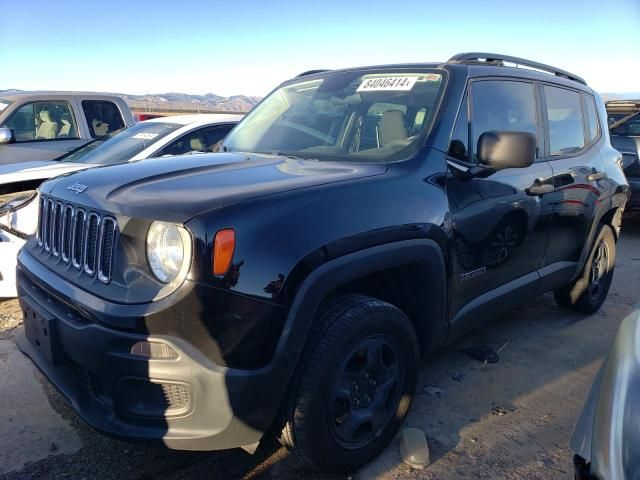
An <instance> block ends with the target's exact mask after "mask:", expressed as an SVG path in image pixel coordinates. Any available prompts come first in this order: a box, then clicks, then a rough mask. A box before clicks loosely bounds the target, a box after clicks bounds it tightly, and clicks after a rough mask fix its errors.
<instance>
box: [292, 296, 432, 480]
mask: <svg viewBox="0 0 640 480" xmlns="http://www.w3.org/2000/svg"><path fill="white" fill-rule="evenodd" d="M419 365H420V352H419V348H418V341H417V338H416V334H415V331H414V329H413V325H412V324H411V321H410V320H409V319H408V318H407V316H406V315H405V314H404V313H402V312H401V311H400V310H399V309H397V308H396V307H394V306H393V305H390V304H388V303H386V302H383V301H381V300H377V299H374V298H371V297H366V296H362V295H345V296H339V297H334V298H331V299H329V300H328V301H327V302H325V304H324V305H323V306H322V308H321V309H320V312H319V314H318V316H317V317H316V320H315V322H314V328H313V330H312V332H311V334H310V336H309V340H308V342H307V344H306V346H305V349H304V351H303V352H302V357H301V360H300V362H299V364H298V366H297V369H296V373H295V374H294V378H293V380H292V383H291V387H290V389H289V391H288V393H287V397H286V399H285V402H284V405H283V411H282V423H283V427H282V432H281V435H280V441H281V443H282V444H283V445H284V446H286V447H287V448H288V449H289V450H291V451H292V452H294V453H295V454H296V455H297V456H298V457H299V458H301V459H302V460H303V461H304V462H305V463H307V464H308V465H310V466H311V467H312V468H314V469H316V470H318V471H321V472H326V473H344V472H350V471H353V470H355V469H357V468H358V467H361V466H362V465H364V464H366V463H367V462H369V461H370V460H371V459H373V458H374V457H375V456H376V455H378V454H379V453H380V452H381V451H382V450H383V449H384V447H385V446H386V445H387V444H388V443H389V442H390V441H391V440H392V439H393V437H394V435H395V434H396V432H397V431H398V429H399V428H400V426H401V425H402V422H403V421H404V418H405V416H406V414H407V412H408V410H409V407H410V406H411V401H412V399H413V395H414V393H415V388H416V384H417V380H418V369H419Z"/></svg>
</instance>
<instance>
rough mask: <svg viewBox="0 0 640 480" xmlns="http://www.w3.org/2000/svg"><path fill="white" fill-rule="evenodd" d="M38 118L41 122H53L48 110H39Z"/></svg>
mask: <svg viewBox="0 0 640 480" xmlns="http://www.w3.org/2000/svg"><path fill="white" fill-rule="evenodd" d="M38 117H39V118H40V121H42V122H53V120H52V119H51V112H49V110H40V113H38Z"/></svg>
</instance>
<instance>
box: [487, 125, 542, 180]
mask: <svg viewBox="0 0 640 480" xmlns="http://www.w3.org/2000/svg"><path fill="white" fill-rule="evenodd" d="M536 143H537V141H536V136H535V135H534V134H532V133H529V132H498V131H490V132H485V133H483V134H482V135H480V138H479V139H478V150H477V151H478V160H479V161H480V164H481V165H482V166H484V167H486V168H490V169H491V170H493V171H496V172H497V171H498V170H504V169H505V168H526V167H528V166H529V165H531V164H532V163H533V161H534V160H535V158H536Z"/></svg>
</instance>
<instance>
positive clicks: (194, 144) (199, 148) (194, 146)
mask: <svg viewBox="0 0 640 480" xmlns="http://www.w3.org/2000/svg"><path fill="white" fill-rule="evenodd" d="M189 148H190V150H191V151H192V152H204V151H205V149H206V148H207V146H206V145H205V143H204V140H203V139H202V137H193V138H191V139H190V140H189Z"/></svg>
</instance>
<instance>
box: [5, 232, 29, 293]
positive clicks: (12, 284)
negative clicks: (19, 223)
mask: <svg viewBox="0 0 640 480" xmlns="http://www.w3.org/2000/svg"><path fill="white" fill-rule="evenodd" d="M24 244H25V240H23V239H21V238H19V237H16V236H15V235H12V234H10V233H8V232H5V231H4V230H0V298H13V297H16V296H17V295H18V292H17V290H16V258H17V256H18V251H20V249H21V248H22V246H23V245H24Z"/></svg>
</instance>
